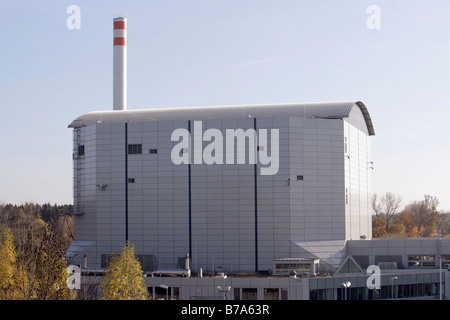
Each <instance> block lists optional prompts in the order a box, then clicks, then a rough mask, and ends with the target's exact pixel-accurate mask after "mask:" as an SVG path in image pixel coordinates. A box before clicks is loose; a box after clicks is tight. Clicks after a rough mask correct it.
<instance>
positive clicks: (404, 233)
mask: <svg viewBox="0 0 450 320" xmlns="http://www.w3.org/2000/svg"><path fill="white" fill-rule="evenodd" d="M401 202H402V201H401V198H400V197H399V196H396V195H395V194H393V193H391V192H387V193H386V194H384V195H382V196H381V197H379V196H378V195H377V194H374V195H373V197H372V210H373V212H374V215H373V216H372V237H373V238H380V237H403V238H407V237H409V238H419V237H420V238H425V237H449V236H450V223H449V214H448V213H444V212H440V211H439V210H438V206H439V200H438V199H437V198H436V197H434V196H430V195H425V196H424V199H423V200H419V201H412V202H410V203H409V204H407V205H405V206H404V207H403V208H402V207H401Z"/></svg>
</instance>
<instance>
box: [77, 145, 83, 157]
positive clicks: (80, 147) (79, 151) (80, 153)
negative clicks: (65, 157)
mask: <svg viewBox="0 0 450 320" xmlns="http://www.w3.org/2000/svg"><path fill="white" fill-rule="evenodd" d="M78 155H79V156H84V145H82V146H78Z"/></svg>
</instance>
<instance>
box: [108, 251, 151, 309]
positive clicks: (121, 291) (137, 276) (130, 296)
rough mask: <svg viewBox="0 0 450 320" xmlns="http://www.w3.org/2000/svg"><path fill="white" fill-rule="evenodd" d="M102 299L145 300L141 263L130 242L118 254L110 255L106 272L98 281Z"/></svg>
mask: <svg viewBox="0 0 450 320" xmlns="http://www.w3.org/2000/svg"><path fill="white" fill-rule="evenodd" d="M100 298H101V299H103V300H147V299H148V291H147V286H146V284H145V278H144V274H143V271H142V267H141V263H140V262H139V260H138V259H137V258H136V256H135V254H134V246H133V245H131V244H130V243H127V245H126V246H125V247H124V248H123V249H122V253H121V254H120V255H114V256H111V258H110V261H109V264H108V267H107V269H106V274H105V275H104V277H103V279H102V282H101V283H100Z"/></svg>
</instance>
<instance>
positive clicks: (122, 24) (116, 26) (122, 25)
mask: <svg viewBox="0 0 450 320" xmlns="http://www.w3.org/2000/svg"><path fill="white" fill-rule="evenodd" d="M114 29H126V26H125V21H114Z"/></svg>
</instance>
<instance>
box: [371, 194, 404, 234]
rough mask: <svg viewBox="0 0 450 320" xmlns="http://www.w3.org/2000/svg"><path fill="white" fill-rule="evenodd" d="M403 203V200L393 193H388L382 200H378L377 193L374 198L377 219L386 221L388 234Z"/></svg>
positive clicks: (373, 207) (373, 204) (373, 206)
mask: <svg viewBox="0 0 450 320" xmlns="http://www.w3.org/2000/svg"><path fill="white" fill-rule="evenodd" d="M401 202H402V199H401V198H400V197H399V196H398V197H397V196H395V195H394V194H393V193H392V192H386V194H385V195H383V196H381V198H378V196H377V194H376V193H375V194H374V195H373V196H372V209H373V211H374V213H375V216H376V217H377V218H381V219H383V220H384V223H385V230H386V232H389V228H390V227H391V226H392V222H393V219H394V217H395V215H396V214H397V211H398V209H399V207H400V203H401Z"/></svg>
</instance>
